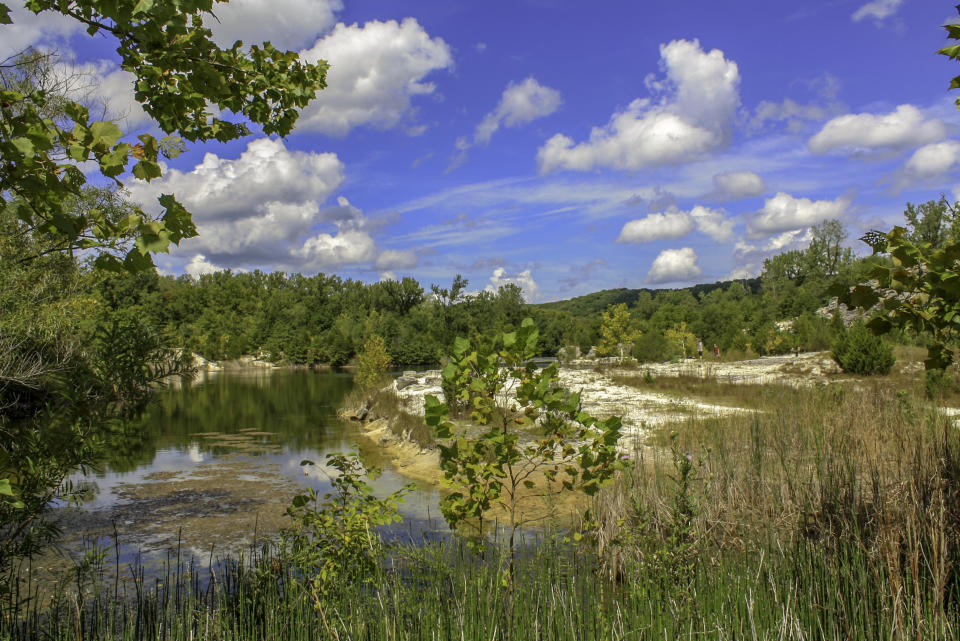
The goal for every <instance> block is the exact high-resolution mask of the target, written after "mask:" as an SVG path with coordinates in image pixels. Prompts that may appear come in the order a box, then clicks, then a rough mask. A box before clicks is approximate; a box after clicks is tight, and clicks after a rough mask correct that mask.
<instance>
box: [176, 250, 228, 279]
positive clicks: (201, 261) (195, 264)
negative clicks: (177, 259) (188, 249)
mask: <svg viewBox="0 0 960 641" xmlns="http://www.w3.org/2000/svg"><path fill="white" fill-rule="evenodd" d="M223 270H224V268H223V267H217V266H216V265H214V264H213V263H211V262H210V261H209V260H207V258H206V257H205V256H204V255H203V254H195V255H194V256H193V258H191V259H190V262H188V263H187V265H186V266H185V267H184V268H183V271H185V272H186V273H187V274H189V275H191V276H193V277H194V278H199V277H200V275H201V274H212V273H214V272H222V271H223Z"/></svg>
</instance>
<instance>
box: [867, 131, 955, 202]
mask: <svg viewBox="0 0 960 641" xmlns="http://www.w3.org/2000/svg"><path fill="white" fill-rule="evenodd" d="M957 167H960V141H957V140H945V141H943V142H937V143H933V144H930V145H924V146H923V147H920V149H917V150H916V151H915V152H913V155H912V156H910V158H909V159H907V162H906V163H904V165H903V167H901V168H900V169H898V170H897V171H895V172H893V174H891V175H890V176H888V177H886V178H885V179H884V180H885V182H889V183H892V185H893V191H894V192H898V191H899V190H901V189H904V188H906V187H909V186H911V185H916V184H918V183H927V182H932V181H937V180H942V179H943V178H944V177H945V176H946V174H947V173H948V172H950V171H951V170H953V169H955V168H957Z"/></svg>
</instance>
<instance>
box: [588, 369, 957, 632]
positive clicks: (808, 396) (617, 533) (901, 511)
mask: <svg viewBox="0 0 960 641" xmlns="http://www.w3.org/2000/svg"><path fill="white" fill-rule="evenodd" d="M765 398H766V399H767V400H766V401H765V402H764V403H763V404H762V408H761V411H759V412H757V413H754V414H751V415H737V416H730V417H724V418H718V419H710V420H696V421H694V420H691V421H689V422H687V423H686V424H684V425H682V426H680V427H677V428H675V434H673V443H674V447H676V448H678V449H679V450H681V451H683V452H685V453H689V454H690V456H691V458H692V459H693V460H694V461H696V483H695V485H694V490H693V492H694V493H695V495H696V496H695V499H696V504H697V518H696V524H695V528H694V530H695V537H696V542H697V545H698V546H699V549H700V550H701V551H703V553H707V552H708V551H710V550H713V551H715V552H717V551H719V552H722V551H724V550H743V551H747V552H751V553H753V554H771V553H773V552H774V551H778V552H780V553H781V554H782V561H781V563H780V564H781V566H783V564H784V563H785V564H786V566H785V567H789V568H791V569H790V571H791V572H792V573H794V575H795V576H796V577H797V578H798V583H797V586H798V588H799V587H800V586H801V585H805V586H807V587H806V588H805V589H804V598H806V599H808V600H809V599H814V600H815V601H816V602H818V603H820V604H821V607H823V608H824V609H832V610H834V611H835V612H836V613H837V614H838V615H839V614H842V615H843V618H845V619H848V620H850V622H851V623H850V625H852V626H854V627H856V625H855V624H856V622H857V621H858V620H860V619H861V618H863V620H862V621H861V623H862V624H863V625H864V626H866V625H867V624H868V623H870V626H869V627H868V628H867V629H869V630H873V631H874V632H879V630H881V629H882V630H883V631H884V633H885V634H887V633H888V634H889V636H886V637H885V638H894V639H908V638H939V637H941V636H954V635H955V634H956V633H957V627H956V626H957V620H958V613H960V601H958V597H960V430H958V429H957V427H956V426H955V425H954V424H953V423H952V422H951V421H950V420H949V419H948V418H946V417H944V416H943V415H942V414H940V413H938V412H937V411H936V410H935V408H932V407H930V406H929V405H928V404H927V403H926V402H925V401H924V400H923V399H922V397H920V396H917V395H914V394H911V393H909V392H905V391H903V390H895V389H892V388H890V387H889V386H888V385H885V384H884V383H861V384H859V385H858V386H855V387H841V386H839V385H831V386H821V387H819V388H816V389H812V390H809V389H808V390H797V389H790V388H786V387H783V388H777V389H776V400H775V401H773V400H772V399H771V398H770V396H769V395H765ZM655 441H656V439H655ZM666 441H667V437H666V435H664V434H660V435H659V442H660V443H665V442H666ZM662 451H663V448H662V447H660V448H657V447H653V448H647V450H646V451H639V452H638V453H637V455H636V456H635V457H634V459H633V461H634V462H633V466H632V468H631V469H630V470H628V472H627V473H625V474H624V475H623V477H622V478H621V479H620V482H619V483H617V484H616V485H614V486H613V487H610V488H608V489H606V490H605V491H604V492H603V495H602V496H601V498H600V499H599V500H598V501H597V503H596V506H595V511H596V512H597V513H598V514H599V521H600V523H601V527H600V530H599V534H598V540H599V542H600V546H601V547H602V548H605V550H604V552H603V558H604V559H605V560H606V564H607V571H608V572H609V573H612V574H613V575H617V574H618V573H622V572H624V571H626V570H628V569H629V568H630V567H631V566H635V565H636V561H637V556H643V554H644V550H643V549H641V548H640V547H638V546H636V545H633V546H629V545H623V544H622V543H621V541H622V540H623V539H624V536H623V534H624V532H627V533H629V530H630V528H631V524H630V520H629V519H626V520H625V519H624V515H629V514H636V513H637V512H640V513H641V514H642V515H643V517H644V518H645V519H646V526H645V530H644V531H645V532H647V533H649V532H653V533H654V534H655V535H657V534H658V535H660V537H661V538H663V537H664V536H668V535H669V522H670V514H671V509H672V504H671V501H672V499H673V497H674V496H675V495H676V492H677V487H676V480H675V479H676V474H675V473H674V472H673V471H672V469H671V466H670V465H669V461H668V460H667V459H666V457H664V456H663V455H662ZM634 521H636V519H634ZM633 527H634V529H636V526H633ZM627 538H629V537H627ZM647 554H648V555H649V553H647ZM625 569H626V570H625ZM801 579H802V583H801V582H800V580H801ZM852 588H856V590H853V591H851V589H852ZM867 606H869V607H870V608H872V609H874V610H875V611H876V612H881V613H884V617H886V618H885V619H884V620H883V621H873V623H871V622H870V621H869V620H868V619H869V617H870V615H869V614H867V613H865V612H864V611H863V609H864V608H866V607H867ZM864 617H866V618H864ZM850 635H853V632H851V633H850ZM840 637H841V638H844V637H845V638H857V637H856V636H855V635H853V636H848V635H847V634H846V633H844V634H841V635H840ZM863 638H879V637H877V636H875V635H874V634H870V635H866V636H864V637H863Z"/></svg>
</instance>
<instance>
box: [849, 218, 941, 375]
mask: <svg viewBox="0 0 960 641" xmlns="http://www.w3.org/2000/svg"><path fill="white" fill-rule="evenodd" d="M861 240H863V242H865V243H867V244H868V245H870V247H871V248H872V249H873V253H874V255H888V256H889V258H890V261H889V262H878V263H876V264H875V265H873V267H872V268H871V269H870V271H869V272H868V273H867V278H868V279H871V283H876V284H871V283H867V284H861V285H857V286H855V287H853V288H852V289H850V290H848V291H840V292H837V293H838V295H839V300H840V302H842V303H844V304H846V305H848V306H850V307H857V308H860V309H865V310H869V309H874V308H875V307H876V306H878V305H879V308H878V311H877V313H876V314H875V315H874V316H873V318H871V319H870V320H869V321H868V322H867V327H869V328H870V329H871V330H872V331H873V332H874V333H875V334H886V333H888V332H890V331H891V330H892V329H894V328H897V329H902V330H910V331H913V332H915V333H917V334H921V335H926V336H929V337H930V342H929V345H928V347H927V351H928V355H927V359H926V361H925V365H926V368H927V370H942V369H945V368H947V367H948V366H949V365H950V364H951V363H953V362H954V360H955V353H954V352H955V350H956V349H957V347H960V241H954V242H952V243H947V244H944V245H943V246H942V247H939V248H934V247H931V245H930V244H929V243H926V242H924V241H921V240H916V241H914V240H911V239H910V237H909V234H908V232H907V230H906V229H904V228H903V227H894V228H893V229H892V230H890V231H889V232H887V233H883V232H878V231H873V232H870V233H868V234H866V235H865V236H864V237H863V238H862V239H861Z"/></svg>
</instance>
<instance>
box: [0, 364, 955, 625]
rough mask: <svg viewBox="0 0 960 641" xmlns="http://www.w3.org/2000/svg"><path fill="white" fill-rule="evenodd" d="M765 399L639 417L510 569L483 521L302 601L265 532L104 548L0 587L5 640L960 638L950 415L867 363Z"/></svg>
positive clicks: (294, 573)
mask: <svg viewBox="0 0 960 641" xmlns="http://www.w3.org/2000/svg"><path fill="white" fill-rule="evenodd" d="M763 399H764V400H763V401H762V403H761V407H760V408H759V409H760V411H758V412H755V413H753V414H751V415H739V416H737V415H735V416H728V417H724V418H715V419H698V420H693V419H691V420H689V421H687V422H686V423H683V424H679V425H675V426H674V427H673V428H672V430H667V429H666V428H665V429H664V430H662V431H661V432H657V433H654V434H653V436H652V438H651V440H650V442H649V443H648V444H647V445H646V446H645V447H643V448H641V449H638V450H637V451H636V452H635V453H634V455H633V456H632V457H631V463H630V465H629V467H628V468H627V469H626V470H624V471H623V472H621V473H620V477H619V478H618V480H617V482H616V483H614V484H613V485H611V486H609V487H608V488H606V489H605V490H604V491H603V492H602V493H601V496H599V497H598V498H597V500H596V501H595V503H594V506H593V508H592V515H593V517H592V518H593V521H594V527H593V529H592V530H591V531H590V532H589V534H588V536H586V537H585V538H584V539H582V541H581V542H580V543H579V544H576V543H573V542H572V541H571V540H569V539H572V538H574V537H573V536H572V532H558V533H548V532H544V533H541V534H540V535H538V537H537V538H536V540H530V541H528V542H526V543H524V544H523V545H521V547H520V549H519V554H518V555H517V557H516V559H515V561H514V564H513V566H512V567H513V575H512V576H511V575H509V574H508V572H509V571H510V570H509V568H510V567H511V565H510V555H509V552H508V551H507V550H506V549H505V547H504V546H502V545H500V544H499V543H498V542H497V541H489V542H488V544H487V545H486V547H485V548H484V549H482V550H479V551H478V550H476V549H474V548H471V547H469V546H467V545H466V544H463V543H462V542H461V541H460V540H458V539H456V538H454V537H451V538H448V539H444V540H441V541H439V542H437V541H432V542H425V543H423V544H421V545H412V544H402V545H393V546H392V547H389V548H388V554H387V555H386V556H385V557H384V558H383V560H382V561H381V562H380V565H379V567H378V569H377V571H376V572H374V573H373V574H374V576H372V577H371V576H369V575H367V576H364V577H357V576H354V575H351V573H350V572H349V571H346V572H344V573H343V575H342V576H341V578H339V579H337V580H338V581H340V582H341V585H339V586H336V588H337V589H334V590H331V591H330V594H331V595H334V596H332V597H331V598H330V599H329V600H327V601H325V602H324V603H323V604H320V606H319V607H318V604H317V602H316V601H315V600H312V599H311V598H310V594H309V591H308V590H306V589H305V588H304V584H305V581H304V579H305V577H304V576H303V575H302V572H301V570H300V569H298V568H297V567H295V566H294V565H293V564H292V563H291V561H290V559H289V557H288V556H287V555H285V554H284V553H283V551H282V550H278V549H276V548H260V549H256V550H252V551H251V552H250V553H249V554H248V555H247V556H246V557H245V558H238V559H232V560H226V561H221V562H220V563H214V564H213V565H212V566H210V567H199V566H198V565H197V564H195V563H191V562H189V561H186V562H184V561H182V560H181V559H178V558H177V557H176V556H171V559H170V560H169V563H168V565H167V567H166V568H165V569H164V572H163V573H162V574H161V575H160V576H159V577H154V578H150V577H148V576H147V575H145V573H144V572H143V571H142V569H138V568H136V567H133V568H129V567H124V568H120V567H114V568H108V570H107V571H105V572H104V571H103V570H102V569H100V567H99V566H98V564H109V563H111V562H114V563H115V561H111V559H110V555H109V554H107V555H99V556H97V557H96V559H94V561H93V562H92V565H90V566H88V567H84V568H83V569H82V572H81V570H80V569H78V574H77V577H78V578H75V579H74V581H73V584H72V586H71V587H70V588H69V589H68V588H64V589H63V590H60V591H59V592H58V593H57V594H56V595H55V598H51V597H50V595H43V594H38V593H29V594H27V593H21V594H7V595H4V596H3V597H2V598H3V601H4V602H3V604H2V605H0V609H2V616H0V639H4V640H7V639H9V640H16V641H21V640H23V641H27V640H31V641H32V640H34V639H36V640H39V639H51V640H61V639H62V640H68V639H69V640H74V639H76V640H80V639H83V640H85V641H96V640H98V639H121V640H127V639H129V640H141V639H171V640H181V639H182V640H184V641H186V640H191V641H192V640H199V639H211V640H213V639H218V640H230V639H238V640H239V639H244V640H247V639H284V640H287V639H292V640H297V639H374V640H379V639H383V640H387V639H390V640H406V639H410V640H414V639H416V640H420V639H478V640H479V639H486V640H490V639H504V640H514V639H516V640H520V639H524V640H526V639H550V640H553V639H557V640H566V639H570V640H573V639H577V640H588V639H664V638H667V639H797V640H800V639H829V640H833V639H838V640H839V639H844V640H847V639H850V640H853V641H860V640H868V639H893V640H900V639H903V640H906V639H957V638H960V627H958V626H960V624H958V621H960V571H958V568H960V554H958V544H960V430H958V429H957V427H956V426H954V425H953V423H952V422H951V421H949V420H948V419H947V418H945V417H944V416H942V415H941V414H940V413H938V412H937V411H935V409H934V408H932V407H931V406H930V405H929V404H928V403H927V402H926V400H925V399H924V397H923V396H921V395H919V394H915V393H913V392H911V391H903V390H897V389H895V388H892V387H891V386H890V385H889V383H883V382H881V383H877V384H874V383H868V382H861V383H859V384H858V385H856V386H848V387H841V386H839V385H830V386H822V387H818V388H813V389H792V388H786V387H784V388H777V389H773V390H771V391H770V392H769V393H766V394H765V395H764V397H763ZM670 432H672V433H670ZM688 455H689V456H688ZM117 576H120V577H123V580H122V581H118V580H116V579H115V578H114V579H111V577H117ZM98 577H100V578H98ZM104 577H106V578H104ZM361 578H362V579H363V580H360V579H361Z"/></svg>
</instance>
